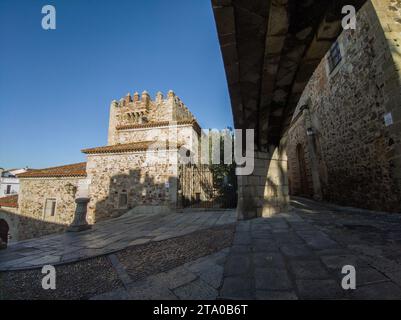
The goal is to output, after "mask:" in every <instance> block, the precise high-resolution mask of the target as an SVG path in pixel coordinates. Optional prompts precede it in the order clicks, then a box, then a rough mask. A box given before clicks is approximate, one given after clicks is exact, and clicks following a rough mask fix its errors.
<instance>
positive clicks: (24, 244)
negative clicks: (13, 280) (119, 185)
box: [0, 210, 236, 271]
mask: <svg viewBox="0 0 401 320" xmlns="http://www.w3.org/2000/svg"><path fill="white" fill-rule="evenodd" d="M235 221H236V215H235V211H234V210H224V211H223V210H222V211H212V212H202V211H198V212H185V213H170V214H167V213H166V214H146V215H144V214H131V213H127V214H125V215H123V216H121V217H118V218H115V219H110V220H106V221H102V222H99V223H97V224H95V225H94V226H93V228H92V229H91V230H86V231H83V232H79V233H62V234H56V235H49V236H45V237H41V238H36V239H32V240H24V241H20V242H17V243H15V244H12V245H10V246H9V247H8V248H7V249H6V250H4V251H1V252H0V271H7V270H8V271H10V270H24V269H32V268H39V267H41V266H43V265H45V264H53V265H57V264H60V263H62V264H64V263H71V262H75V261H79V260H83V259H88V258H92V257H96V256H100V255H105V254H110V253H113V252H116V251H119V250H122V249H124V248H126V247H129V246H133V245H140V244H145V243H148V242H151V241H162V240H165V239H169V238H174V237H178V236H182V235H186V234H189V233H192V232H194V231H197V230H202V229H207V228H210V227H213V226H216V225H224V224H231V223H234V222H235Z"/></svg>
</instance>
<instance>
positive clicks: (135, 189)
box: [88, 169, 177, 222]
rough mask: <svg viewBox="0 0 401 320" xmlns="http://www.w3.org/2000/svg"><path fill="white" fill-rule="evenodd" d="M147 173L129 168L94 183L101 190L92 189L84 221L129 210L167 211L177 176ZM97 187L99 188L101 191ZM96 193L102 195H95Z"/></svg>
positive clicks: (171, 204) (173, 199)
mask: <svg viewBox="0 0 401 320" xmlns="http://www.w3.org/2000/svg"><path fill="white" fill-rule="evenodd" d="M157 172H158V174H157V175H155V176H151V175H150V174H149V173H148V172H145V173H144V172H141V170H140V169H133V170H129V172H128V173H127V174H118V175H114V176H112V177H110V178H109V179H108V183H107V185H106V183H104V184H103V185H101V184H100V185H97V186H96V188H99V187H100V188H103V190H105V192H98V191H99V190H93V191H92V192H91V194H92V196H91V200H90V202H89V205H88V216H89V217H90V218H89V219H88V220H91V219H93V222H98V221H102V220H106V219H110V218H114V217H118V216H121V215H122V214H124V213H126V212H128V211H130V210H132V209H141V212H143V213H146V212H155V211H160V212H161V211H163V212H168V211H170V210H171V209H174V208H175V206H176V203H177V201H176V199H177V178H176V177H174V176H171V175H169V174H168V173H165V172H163V171H157ZM103 190H101V191H103ZM99 194H105V196H102V197H101V198H98V196H99Z"/></svg>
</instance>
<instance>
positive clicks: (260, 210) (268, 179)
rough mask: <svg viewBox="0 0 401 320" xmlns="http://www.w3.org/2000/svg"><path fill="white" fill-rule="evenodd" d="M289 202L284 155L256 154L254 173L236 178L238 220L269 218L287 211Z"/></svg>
mask: <svg viewBox="0 0 401 320" xmlns="http://www.w3.org/2000/svg"><path fill="white" fill-rule="evenodd" d="M289 202H290V197H289V188H288V177H287V158H286V156H285V154H280V153H279V150H278V149H276V150H275V151H274V153H273V154H272V155H270V154H269V153H267V152H255V168H254V171H253V174H252V175H249V176H238V204H237V217H238V220H248V219H253V218H258V217H271V216H273V215H274V214H277V213H280V212H285V211H288V210H289Z"/></svg>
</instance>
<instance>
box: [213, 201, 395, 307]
mask: <svg viewBox="0 0 401 320" xmlns="http://www.w3.org/2000/svg"><path fill="white" fill-rule="evenodd" d="M293 204H294V205H293V209H291V210H290V212H287V213H281V214H277V215H275V216H273V217H271V218H258V219H253V220H249V221H239V222H238V223H237V227H236V234H235V236H234V245H233V246H232V247H231V252H230V253H229V255H228V257H227V260H226V264H225V267H224V273H223V283H222V287H221V288H220V290H219V299H262V300H263V299H267V300H294V299H313V300H315V299H401V296H400V290H401V264H400V263H401V252H399V249H400V247H399V246H398V247H396V246H394V247H392V243H394V241H397V240H396V239H398V237H397V236H395V235H393V234H392V233H391V232H390V233H389V232H384V231H386V230H397V228H398V226H401V215H400V217H399V218H394V217H392V218H387V216H389V215H392V214H387V215H386V214H383V213H377V214H376V213H372V212H370V213H367V212H366V211H363V213H362V214H361V215H359V216H355V214H357V213H358V212H359V211H358V210H352V211H348V209H347V208H341V207H338V206H336V207H335V210H333V206H332V205H330V206H325V204H322V203H316V202H314V201H311V200H304V199H300V198H297V199H296V201H293ZM366 214H367V216H366ZM338 216H341V219H338ZM378 221H380V224H379V223H378ZM379 227H380V229H379ZM380 230H381V231H380ZM383 238H384V239H383ZM389 238H390V239H389ZM385 239H388V241H386V240H385ZM386 252H389V256H388V257H384V256H383V255H384V254H385V253H386ZM394 257H399V258H398V260H395V259H394ZM345 265H352V266H354V267H355V268H356V272H357V274H356V279H357V289H356V290H344V289H343V288H342V287H341V281H342V279H343V277H344V275H343V274H342V273H341V272H342V267H343V266H345Z"/></svg>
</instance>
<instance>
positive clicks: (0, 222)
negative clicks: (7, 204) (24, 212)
mask: <svg viewBox="0 0 401 320" xmlns="http://www.w3.org/2000/svg"><path fill="white" fill-rule="evenodd" d="M9 230H10V227H9V226H8V223H7V221H6V220H4V219H0V239H1V241H2V242H4V243H8V232H9Z"/></svg>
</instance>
